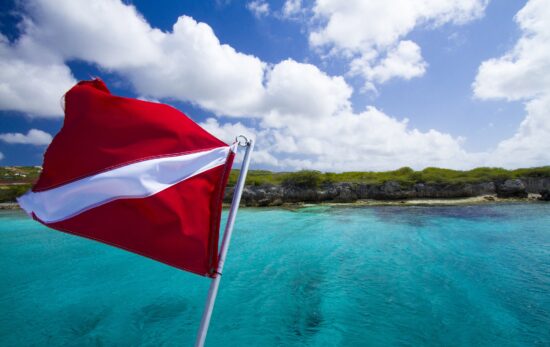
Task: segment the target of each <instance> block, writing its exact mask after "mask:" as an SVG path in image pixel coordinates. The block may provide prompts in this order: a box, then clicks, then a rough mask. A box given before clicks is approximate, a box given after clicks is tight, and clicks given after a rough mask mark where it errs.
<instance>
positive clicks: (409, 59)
mask: <svg viewBox="0 0 550 347" xmlns="http://www.w3.org/2000/svg"><path fill="white" fill-rule="evenodd" d="M426 66H427V63H426V62H425V61H424V59H422V53H421V52H420V47H419V46H418V45H417V44H416V43H414V42H412V41H409V40H406V41H400V42H399V43H398V44H397V46H395V47H393V48H391V49H390V50H389V51H388V53H387V55H386V57H385V58H384V59H382V60H381V61H379V62H378V63H376V64H374V65H373V64H372V61H371V59H368V57H365V56H361V57H359V58H356V59H354V60H353V61H352V62H351V64H350V67H351V73H352V74H356V75H363V76H364V77H365V78H366V80H367V82H366V86H367V89H375V87H374V83H384V82H386V81H388V80H390V79H392V78H394V77H400V78H403V79H406V80H410V79H411V78H413V77H419V76H422V75H423V74H424V73H425V72H426Z"/></svg>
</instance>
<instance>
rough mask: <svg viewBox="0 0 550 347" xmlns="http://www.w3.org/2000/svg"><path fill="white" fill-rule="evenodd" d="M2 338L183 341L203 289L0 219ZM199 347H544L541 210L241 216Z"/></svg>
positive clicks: (548, 226)
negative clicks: (204, 339) (205, 335)
mask: <svg viewBox="0 0 550 347" xmlns="http://www.w3.org/2000/svg"><path fill="white" fill-rule="evenodd" d="M0 269H1V271H0V345H2V346H30V345H37V346H98V345H106V346H109V345H113V346H114V345H116V346H137V345H142V346H161V345H164V346H172V345H173V346H176V345H184V346H185V345H192V343H193V341H194V338H195V333H196V329H197V327H198V323H199V320H200V316H201V313H202V309H203V304H204V300H205V298H206V292H207V289H208V285H209V281H208V280H207V279H205V278H202V277H198V276H195V275H191V274H188V273H185V272H182V271H178V270H176V269H172V268H170V267H168V266H165V265H162V264H159V263H156V262H154V261H151V260H149V259H145V258H141V257H139V256H137V255H133V254H130V253H127V252H124V251H121V250H118V249H115V248H112V247H109V246H105V245H102V244H99V243H96V242H92V241H88V240H85V239H81V238H78V237H75V236H70V235H66V234H63V233H60V232H56V231H51V230H48V229H47V228H45V227H43V226H41V225H39V224H38V223H35V222H33V221H31V220H29V219H27V218H25V217H24V216H23V215H22V214H21V213H18V212H4V213H1V214H0ZM207 345H208V346H262V347H268V346H533V345H541V346H549V345H550V204H509V205H483V206H460V207H311V208H304V209H300V210H297V211H288V210H283V209H242V210H241V211H240V212H239V216H238V218H237V224H236V229H235V233H234V238H233V242H232V244H231V249H230V251H229V258H228V261H227V263H226V268H225V273H224V278H223V280H222V282H221V288H220V293H219V296H218V301H217V303H216V307H215V310H214V315H213V318H212V324H211V329H210V332H209V336H208V339H207Z"/></svg>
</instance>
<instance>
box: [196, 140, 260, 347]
mask: <svg viewBox="0 0 550 347" xmlns="http://www.w3.org/2000/svg"><path fill="white" fill-rule="evenodd" d="M253 147H254V142H253V141H252V140H247V142H246V152H245V153H244V158H243V163H242V166H241V173H240V174H239V179H238V180H237V184H236V185H235V191H234V193H233V201H232V202H231V208H230V210H229V216H228V217H227V224H226V226H225V232H224V234H223V241H222V247H221V250H220V256H219V258H218V259H219V260H218V268H217V270H216V274H215V277H214V278H213V279H212V283H210V289H209V290H208V298H207V299H206V307H205V308H204V313H203V314H202V319H201V325H200V327H199V332H198V334H197V340H196V341H195V347H203V346H204V341H205V339H206V333H207V332H208V326H209V325H210V318H211V317H212V310H213V309H214V302H215V301H216V295H217V294H218V287H219V285H220V279H221V277H222V271H223V265H224V263H225V256H226V255H227V250H228V249H229V243H230V242H231V234H232V233H233V225H234V224H235V217H236V216H237V210H238V209H239V203H240V202H241V195H242V193H243V188H244V182H245V180H246V174H247V173H248V165H249V164H250V152H252V148H253Z"/></svg>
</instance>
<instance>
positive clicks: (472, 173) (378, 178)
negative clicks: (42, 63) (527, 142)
mask: <svg viewBox="0 0 550 347" xmlns="http://www.w3.org/2000/svg"><path fill="white" fill-rule="evenodd" d="M39 174H40V168H39V167H35V166H7V167H0V202H11V201H15V198H16V197H18V196H20V195H21V194H23V193H24V192H25V191H27V190H28V189H29V188H30V186H31V185H32V183H34V182H35V181H36V179H37V178H38V175H39ZM238 175H239V170H232V171H231V175H230V176H229V185H230V186H232V185H235V182H236V181H237V177H238ZM520 177H550V166H543V167H536V168H529V169H516V170H505V169H501V168H486V167H481V168H477V169H473V170H468V171H460V170H449V169H440V168H433V167H431V168H426V169H424V170H421V171H415V170H413V169H411V168H408V167H403V168H401V169H398V170H393V171H383V172H373V171H365V172H360V171H355V172H342V173H331V172H324V173H323V172H319V171H312V170H302V171H297V172H272V171H266V170H251V171H249V172H248V177H247V179H246V184H247V185H262V184H275V185H286V186H296V187H303V188H315V187H318V186H320V185H322V184H324V183H338V182H352V183H366V184H382V183H384V182H386V181H397V182H399V183H401V184H402V185H405V186H408V185H413V184H415V183H441V184H463V183H478V182H490V181H501V180H506V179H511V178H520Z"/></svg>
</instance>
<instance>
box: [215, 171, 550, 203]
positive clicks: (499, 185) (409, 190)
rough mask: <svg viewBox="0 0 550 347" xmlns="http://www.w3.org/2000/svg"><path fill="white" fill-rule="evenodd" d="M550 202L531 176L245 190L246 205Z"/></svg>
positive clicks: (548, 186) (546, 182) (540, 181)
mask: <svg viewBox="0 0 550 347" xmlns="http://www.w3.org/2000/svg"><path fill="white" fill-rule="evenodd" d="M233 190H234V188H233V187H228V188H227V189H226V192H225V198H224V202H226V203H230V202H231V199H232V198H233ZM510 200H515V201H534V200H541V201H550V178H536V177H528V178H521V179H509V180H504V181H497V182H482V183H464V184H441V183H416V184H414V185H409V186H406V185H402V184H400V183H399V182H397V181H387V182H384V183H383V184H364V183H347V182H341V183H327V184H323V185H321V186H319V187H318V188H304V187H299V186H291V185H271V184H263V185H251V186H246V187H245V188H244V190H243V196H242V202H241V204H242V205H244V206H251V207H263V206H284V205H289V204H291V205H292V204H303V203H306V204H307V203H359V204H365V205H380V204H383V205H388V204H390V205H393V204H415V205H434V204H464V203H481V202H499V201H510Z"/></svg>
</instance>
